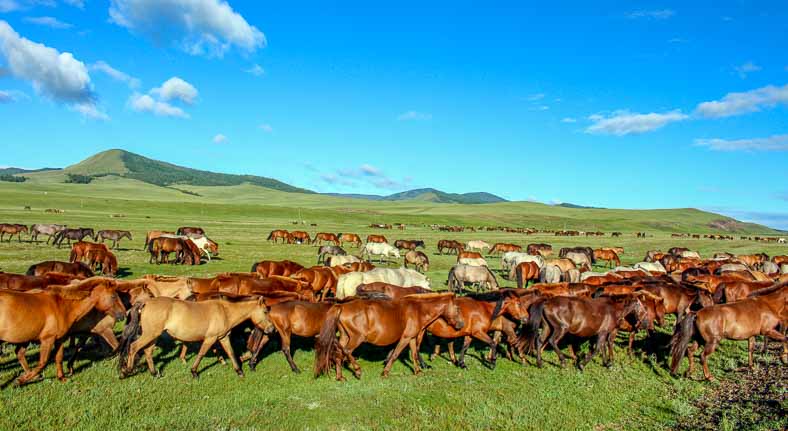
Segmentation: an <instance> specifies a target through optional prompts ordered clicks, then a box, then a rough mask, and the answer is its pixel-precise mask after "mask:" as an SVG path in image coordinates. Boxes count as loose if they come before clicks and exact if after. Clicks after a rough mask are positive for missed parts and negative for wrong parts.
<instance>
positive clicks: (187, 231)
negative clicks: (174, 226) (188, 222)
mask: <svg viewBox="0 0 788 431" xmlns="http://www.w3.org/2000/svg"><path fill="white" fill-rule="evenodd" d="M175 234H176V235H184V236H205V229H203V228H201V227H193V226H182V227H179V228H178V230H177V231H175Z"/></svg>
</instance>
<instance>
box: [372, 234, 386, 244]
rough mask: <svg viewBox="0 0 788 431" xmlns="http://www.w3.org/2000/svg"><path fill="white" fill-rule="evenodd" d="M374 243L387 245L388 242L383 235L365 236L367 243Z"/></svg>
mask: <svg viewBox="0 0 788 431" xmlns="http://www.w3.org/2000/svg"><path fill="white" fill-rule="evenodd" d="M370 242H376V243H388V240H387V239H386V237H385V236H383V235H375V234H372V235H367V243H370Z"/></svg>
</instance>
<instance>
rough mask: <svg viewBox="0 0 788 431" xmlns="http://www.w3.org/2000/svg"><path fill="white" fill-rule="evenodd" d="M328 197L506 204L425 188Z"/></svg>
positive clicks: (490, 196) (488, 196)
mask: <svg viewBox="0 0 788 431" xmlns="http://www.w3.org/2000/svg"><path fill="white" fill-rule="evenodd" d="M326 194H327V195H329V196H338V197H345V198H353V199H366V200H372V201H423V202H435V203H441V204H490V203H497V202H508V201H507V200H506V199H504V198H502V197H500V196H496V195H494V194H492V193H486V192H475V193H446V192H442V191H440V190H436V189H432V188H425V189H414V190H408V191H404V192H399V193H394V194H392V195H388V196H380V195H363V194H341V193H326Z"/></svg>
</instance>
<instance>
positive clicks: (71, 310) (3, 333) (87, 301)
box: [0, 279, 126, 386]
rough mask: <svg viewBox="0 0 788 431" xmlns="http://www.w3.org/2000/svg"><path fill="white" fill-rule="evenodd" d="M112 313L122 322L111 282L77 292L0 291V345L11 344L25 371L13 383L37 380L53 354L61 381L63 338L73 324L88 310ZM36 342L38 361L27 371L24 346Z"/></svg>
mask: <svg viewBox="0 0 788 431" xmlns="http://www.w3.org/2000/svg"><path fill="white" fill-rule="evenodd" d="M93 309H95V310H97V311H99V312H102V313H109V312H111V313H113V314H114V317H115V318H116V319H123V317H124V316H125V311H126V309H125V308H124V307H123V304H122V303H121V301H120V298H119V297H118V295H117V293H116V292H115V285H114V282H113V281H111V280H107V279H94V280H90V281H89V283H87V284H86V285H83V286H82V287H81V288H79V289H70V288H66V287H62V288H49V289H48V290H47V291H45V292H13V291H8V290H2V291H0V341H4V342H6V343H9V344H15V345H16V346H17V347H16V354H17V359H18V360H19V363H20V364H21V365H22V369H23V370H24V371H25V372H24V373H23V374H22V375H21V376H20V377H19V378H18V379H17V381H16V384H17V385H20V386H21V385H24V384H25V383H28V382H30V381H31V380H33V379H34V378H36V377H38V376H39V375H40V374H41V371H43V369H44V367H46V365H47V363H48V362H49V357H50V355H51V353H52V350H53V349H54V350H55V352H56V353H55V364H56V368H57V378H58V379H59V380H60V381H65V380H66V378H65V375H64V373H63V352H64V346H63V341H64V337H65V336H66V335H67V334H68V331H69V329H71V327H72V325H73V324H74V322H76V321H78V320H80V319H81V318H83V317H84V316H86V315H87V314H88V313H89V312H90V311H91V310H93ZM33 341H38V342H39V343H40V347H39V360H38V365H36V367H35V368H34V369H32V370H31V369H30V368H29V366H28V364H27V359H26V357H25V351H26V346H27V344H28V343H30V342H33Z"/></svg>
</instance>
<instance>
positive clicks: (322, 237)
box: [312, 232, 341, 247]
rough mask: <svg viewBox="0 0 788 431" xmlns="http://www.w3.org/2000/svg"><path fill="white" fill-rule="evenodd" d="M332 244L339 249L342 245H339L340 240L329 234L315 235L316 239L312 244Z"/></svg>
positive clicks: (320, 233)
mask: <svg viewBox="0 0 788 431" xmlns="http://www.w3.org/2000/svg"><path fill="white" fill-rule="evenodd" d="M324 241H325V242H330V243H331V244H334V245H335V246H337V247H339V246H340V245H341V244H340V243H339V238H337V236H336V235H335V234H333V233H328V232H318V233H316V234H315V239H314V240H312V244H322V243H323V242H324Z"/></svg>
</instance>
